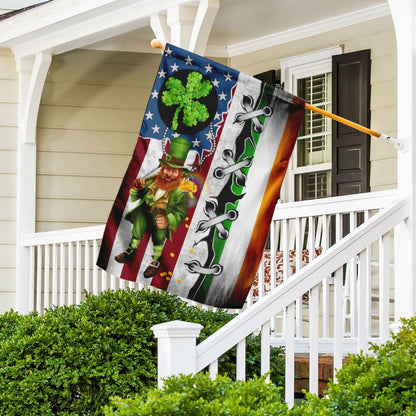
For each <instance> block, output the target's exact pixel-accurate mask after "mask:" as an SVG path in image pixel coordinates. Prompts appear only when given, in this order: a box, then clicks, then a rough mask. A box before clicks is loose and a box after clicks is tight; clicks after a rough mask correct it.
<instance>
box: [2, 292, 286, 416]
mask: <svg viewBox="0 0 416 416" xmlns="http://www.w3.org/2000/svg"><path fill="white" fill-rule="evenodd" d="M232 317H233V315H230V314H228V313H225V312H224V311H217V312H211V311H204V310H201V309H199V308H197V307H192V306H188V305H187V304H186V303H185V302H183V301H181V300H180V299H179V298H178V297H176V296H172V295H170V294H168V293H166V292H160V291H150V290H142V291H133V290H119V291H115V292H112V291H106V292H104V293H102V294H100V295H99V296H90V295H87V297H86V300H85V301H84V302H83V303H82V304H81V305H78V306H71V307H56V308H51V309H48V310H47V311H46V313H45V314H44V315H42V316H38V315H37V314H30V315H19V314H17V313H16V312H12V311H10V312H7V313H5V314H3V315H0V363H1V367H0V415H7V416H14V415H19V416H21V415H31V416H32V415H42V416H43V415H61V416H64V415H101V414H102V410H101V408H102V406H103V405H105V404H107V403H108V400H109V397H110V396H116V395H117V396H122V397H133V396H134V395H135V394H137V393H140V392H144V391H146V390H147V389H148V388H151V387H154V386H156V379H157V340H156V339H155V337H154V335H153V332H152V331H151V329H150V328H151V327H152V326H153V325H155V324H158V323H161V322H167V321H171V320H182V321H188V322H196V323H200V324H202V325H203V326H204V328H203V330H202V331H201V336H200V338H199V341H201V340H203V339H205V338H206V337H207V336H209V335H210V334H211V333H213V332H215V331H216V330H217V329H219V328H220V327H221V326H223V325H224V324H225V323H226V322H228V321H229V320H230V319H232ZM258 342H259V341H258V340H257V339H256V337H251V338H250V339H249V340H248V343H247V350H248V351H253V354H254V355H253V356H250V355H249V354H250V353H248V361H250V362H253V363H254V362H256V363H257V366H258V367H260V364H259V362H260V352H259V351H260V349H259V348H258V347H257V346H256V343H258ZM279 352H280V350H279V351H276V352H275V353H274V356H275V357H276V361H277V362H278V364H274V367H275V368H277V369H280V370H281V371H282V372H283V370H282V369H283V365H282V362H283V361H282V357H281V356H279ZM231 356H232V353H231V354H229V355H228V357H224V358H222V359H221V363H220V368H221V371H223V372H225V371H226V372H229V373H230V374H232V375H234V374H235V364H233V363H231V362H230V360H231V359H232V357H231ZM253 367H254V364H253ZM277 377H279V378H281V377H282V376H281V375H278V376H277Z"/></svg>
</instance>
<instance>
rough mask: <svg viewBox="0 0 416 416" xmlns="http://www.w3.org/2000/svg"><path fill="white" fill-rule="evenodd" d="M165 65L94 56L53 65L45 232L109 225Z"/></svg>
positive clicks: (48, 90)
mask: <svg viewBox="0 0 416 416" xmlns="http://www.w3.org/2000/svg"><path fill="white" fill-rule="evenodd" d="M159 60H160V55H159V54H137V53H124V52H123V53H118V52H103V51H92V50H75V51H72V52H69V53H66V54H63V55H58V56H54V57H53V60H52V63H51V67H50V70H49V73H48V76H47V80H46V84H45V87H44V91H43V95H42V99H41V105H40V110H39V117H38V131H37V134H38V148H37V206H36V208H37V223H36V229H37V231H49V230H58V229H63V228H74V227H83V226H90V225H97V224H103V223H105V222H106V220H107V217H108V214H109V212H110V208H111V205H112V203H113V201H114V198H115V196H116V194H117V191H118V187H119V186H120V183H121V179H122V177H123V175H124V172H125V170H126V167H127V165H128V163H129V161H130V158H131V155H132V152H133V149H134V146H135V144H136V140H137V136H138V132H139V129H140V125H141V120H142V117H143V112H144V109H145V106H146V102H147V99H148V97H149V93H150V89H151V86H152V84H153V81H154V77H155V74H156V72H157V66H158V63H159Z"/></svg>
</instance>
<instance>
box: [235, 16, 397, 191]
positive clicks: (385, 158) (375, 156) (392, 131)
mask: <svg viewBox="0 0 416 416" xmlns="http://www.w3.org/2000/svg"><path fill="white" fill-rule="evenodd" d="M335 45H342V46H343V48H344V52H353V51H358V50H361V49H371V60H372V62H371V128H372V129H374V130H376V131H379V132H383V133H385V134H389V135H392V136H393V137H395V135H396V134H397V88H396V82H397V69H396V64H397V60H396V38H395V33H394V28H393V22H392V19H391V17H390V16H387V17H383V18H379V19H375V20H371V21H369V22H366V23H361V24H357V25H353V26H348V27H345V28H342V29H339V30H333V31H331V32H327V33H324V34H320V35H316V36H313V37H310V38H306V39H300V40H297V41H293V42H289V43H286V44H282V45H278V46H275V47H272V48H268V49H263V50H260V51H257V52H252V53H249V54H245V55H241V56H237V57H233V58H232V59H231V66H233V67H234V68H236V69H239V70H241V71H243V72H245V73H247V74H249V75H254V74H258V73H261V72H264V71H267V70H270V69H278V68H279V66H280V63H279V61H280V59H282V58H287V57H290V56H295V55H298V54H304V53H307V52H313V51H317V50H319V49H323V48H328V47H331V46H335ZM370 160H371V170H370V186H371V190H372V191H379V190H384V189H393V188H396V186H397V169H396V165H397V159H396V150H395V149H393V148H392V147H391V146H390V145H387V144H385V143H382V142H380V141H378V140H377V139H375V138H372V142H371V154H370Z"/></svg>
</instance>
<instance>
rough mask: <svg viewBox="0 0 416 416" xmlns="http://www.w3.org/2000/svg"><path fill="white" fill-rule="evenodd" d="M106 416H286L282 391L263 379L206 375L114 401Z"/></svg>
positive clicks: (169, 382)
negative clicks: (233, 378) (240, 378)
mask: <svg viewBox="0 0 416 416" xmlns="http://www.w3.org/2000/svg"><path fill="white" fill-rule="evenodd" d="M104 414H105V415H106V416H136V415H137V416H139V415H140V416H165V415H187V416H200V415H203V416H206V415H212V416H221V415H235V416H248V415H250V416H261V415H275V416H278V415H286V414H287V406H286V405H285V404H284V403H283V402H282V396H281V390H280V388H278V387H276V386H275V385H274V384H273V383H266V382H265V380H264V379H263V378H257V377H254V378H253V379H250V380H248V381H247V382H243V381H232V380H230V378H228V377H227V376H218V377H217V378H216V379H215V380H211V379H210V377H209V375H208V374H206V373H200V374H197V375H194V376H183V375H182V376H179V377H171V378H168V379H167V380H166V381H165V384H164V386H163V389H162V390H159V389H152V390H150V391H149V392H148V393H147V395H142V396H141V397H136V398H134V399H120V398H114V399H113V400H112V403H111V406H107V407H106V409H105V412H104Z"/></svg>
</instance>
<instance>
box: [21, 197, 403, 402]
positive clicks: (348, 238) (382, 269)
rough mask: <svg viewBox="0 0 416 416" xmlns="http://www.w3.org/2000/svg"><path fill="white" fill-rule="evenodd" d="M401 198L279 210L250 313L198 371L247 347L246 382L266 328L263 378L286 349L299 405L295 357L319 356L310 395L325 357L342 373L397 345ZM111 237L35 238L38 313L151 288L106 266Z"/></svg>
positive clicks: (205, 355) (240, 370)
mask: <svg viewBox="0 0 416 416" xmlns="http://www.w3.org/2000/svg"><path fill="white" fill-rule="evenodd" d="M396 198H397V197H396V192H394V191H388V192H377V193H368V194H359V195H351V196H344V197H334V198H328V199H321V200H314V201H302V202H294V203H287V204H279V205H278V207H277V209H276V211H275V215H274V218H273V222H272V224H271V229H270V239H269V243H268V245H267V247H266V250H265V255H264V261H263V263H262V264H261V266H260V268H259V272H258V279H257V282H256V284H255V285H253V288H252V291H251V293H250V295H249V296H248V299H247V302H246V305H247V307H246V308H245V311H244V312H242V313H240V315H239V316H238V317H237V318H235V319H234V320H233V321H232V322H231V323H230V324H229V325H228V326H227V327H224V329H223V330H222V331H221V332H220V334H221V335H214V336H213V338H210V340H209V341H208V340H207V341H205V342H204V343H202V344H200V345H199V346H198V347H197V364H196V368H197V371H200V370H201V369H203V368H204V367H205V366H207V365H209V366H210V370H211V373H212V374H213V375H214V374H215V372H216V370H215V369H216V366H217V364H216V360H217V358H218V357H219V356H220V355H221V354H223V353H224V352H225V351H227V349H229V348H232V347H233V346H234V345H237V351H238V352H237V357H239V358H238V363H237V378H244V377H245V365H244V363H245V359H244V358H243V357H244V350H245V341H244V340H245V337H246V336H247V335H249V334H250V333H252V332H253V331H255V332H258V331H259V329H260V330H261V337H262V345H263V346H262V352H263V354H262V357H263V358H262V365H261V372H262V373H265V372H267V371H268V370H269V363H268V360H269V358H268V357H269V355H268V350H269V349H270V346H271V345H285V347H286V362H287V370H286V371H287V375H286V382H287V387H286V398H287V400H288V402H289V403H290V401H291V400H293V365H294V362H293V357H294V354H295V353H296V354H297V353H308V354H309V356H310V365H311V369H310V385H309V389H310V390H311V391H312V392H316V391H317V378H316V377H315V376H316V374H317V371H318V370H317V365H318V364H317V363H318V361H317V357H318V355H319V354H331V355H334V363H335V368H339V367H340V366H341V363H342V356H343V355H344V354H345V353H347V352H356V351H358V350H360V349H366V348H367V345H368V341H369V340H371V341H373V342H379V341H380V342H381V341H383V340H385V339H387V337H388V336H389V320H390V319H392V318H393V316H392V313H391V312H392V311H391V309H392V303H391V302H392V300H393V299H394V288H393V273H392V266H393V264H394V257H393V255H392V251H390V247H391V245H392V239H393V238H394V235H393V234H394V233H393V230H394V227H395V226H396V224H397V223H398V222H400V221H402V220H403V219H404V218H405V216H406V209H405V204H404V203H403V202H401V203H400V204H399V205H397V206H396V205H395V207H396V208H395V209H393V208H391V209H390V210H388V211H385V212H384V213H383V214H380V210H382V209H383V208H384V207H386V206H388V205H389V204H391V203H392V202H393V201H395V200H396ZM375 221H376V222H375ZM360 224H362V225H361V226H359V225H360ZM374 224H376V226H374ZM103 231H104V226H97V227H87V228H80V229H73V230H61V231H54V232H44V233H36V234H33V235H30V236H27V237H26V238H25V240H24V246H25V247H27V249H28V250H29V251H30V267H29V271H28V272H29V276H30V279H29V283H28V284H29V286H30V294H31V297H30V305H29V306H30V310H36V311H38V312H39V313H43V311H44V309H45V308H48V307H49V306H52V305H57V306H60V305H70V304H74V303H79V302H81V300H82V299H83V296H84V292H85V291H86V292H90V293H93V294H98V293H99V292H101V291H103V290H106V289H118V288H125V287H127V286H128V287H132V288H136V289H142V288H143V287H144V286H143V285H140V284H137V283H131V282H126V281H124V280H121V279H118V278H116V277H115V276H112V275H109V274H107V273H106V272H104V271H102V270H100V269H99V268H98V267H97V266H96V259H97V255H98V250H99V246H100V243H101V237H102V234H103ZM370 231H371V232H370ZM344 236H345V237H344ZM342 237H344V238H342ZM356 239H357V240H356ZM358 242H359V243H358ZM357 244H358V245H357ZM334 262H335V263H334ZM328 265H330V266H328ZM269 292H270V293H269ZM266 295H267V296H266ZM240 316H242V317H243V318H240ZM246 320H247V321H246ZM228 335H230V338H229V337H228ZM223 336H224V340H222V339H220V338H222V337H223ZM218 337H219V338H218ZM216 339H217V340H219V341H220V342H219V343H218V345H217V344H216V343H217V341H215V340H216ZM207 345H210V347H207ZM206 350H209V351H206ZM164 368H167V367H166V366H164Z"/></svg>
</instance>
